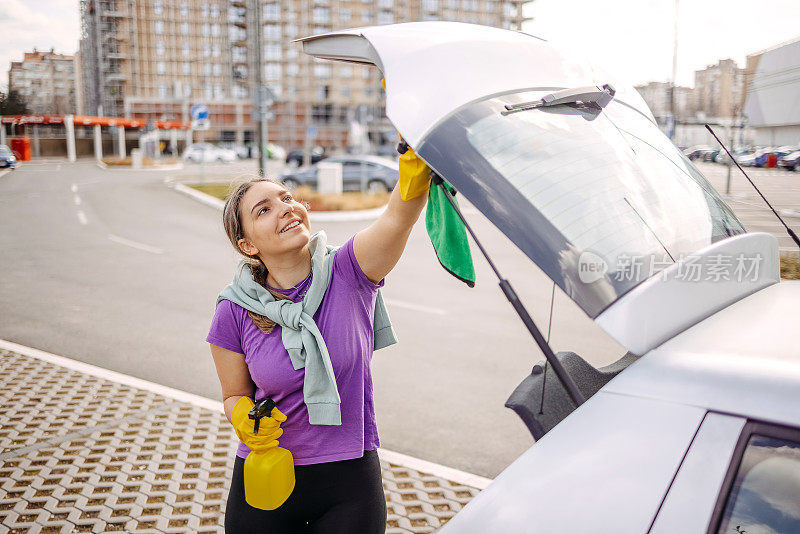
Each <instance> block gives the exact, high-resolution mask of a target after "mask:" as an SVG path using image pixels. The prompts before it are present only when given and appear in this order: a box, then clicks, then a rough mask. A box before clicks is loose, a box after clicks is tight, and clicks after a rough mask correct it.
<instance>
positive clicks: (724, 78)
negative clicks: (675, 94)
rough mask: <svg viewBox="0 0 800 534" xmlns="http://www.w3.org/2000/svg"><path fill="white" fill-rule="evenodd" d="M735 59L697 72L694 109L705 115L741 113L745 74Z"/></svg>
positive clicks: (722, 116)
mask: <svg viewBox="0 0 800 534" xmlns="http://www.w3.org/2000/svg"><path fill="white" fill-rule="evenodd" d="M744 74H745V73H744V69H741V68H739V67H738V66H737V65H736V62H735V61H734V60H732V59H723V60H721V61H720V62H719V63H717V64H716V65H709V66H708V67H706V68H705V69H703V70H698V71H695V73H694V100H695V111H696V112H697V113H700V114H702V116H705V117H713V118H726V119H730V118H733V117H737V116H739V115H740V114H741V112H742V105H743V98H744V91H745V83H744V81H745V75H744Z"/></svg>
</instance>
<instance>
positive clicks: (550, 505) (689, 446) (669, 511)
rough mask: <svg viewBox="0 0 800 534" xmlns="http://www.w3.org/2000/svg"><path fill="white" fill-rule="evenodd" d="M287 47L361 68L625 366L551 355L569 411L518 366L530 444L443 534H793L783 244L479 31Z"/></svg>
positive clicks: (392, 116) (676, 158) (609, 115)
mask: <svg viewBox="0 0 800 534" xmlns="http://www.w3.org/2000/svg"><path fill="white" fill-rule="evenodd" d="M301 42H302V44H303V48H304V51H305V52H306V53H309V54H311V55H313V56H316V57H320V58H325V59H338V60H343V61H349V62H356V63H367V64H373V65H375V66H377V67H378V68H379V69H380V70H381V71H382V73H383V74H384V76H385V79H386V80H387V84H386V110H387V117H388V119H389V120H390V121H391V122H392V124H393V126H394V127H395V128H396V129H397V131H398V132H399V133H400V134H401V135H402V136H403V138H404V139H405V140H406V141H407V142H408V143H409V145H410V146H411V147H412V148H413V149H414V150H415V151H416V153H417V154H418V155H419V156H420V158H422V159H423V160H424V161H425V162H426V163H427V164H428V165H429V166H430V167H431V168H433V169H435V170H436V172H437V173H438V174H440V175H441V176H442V177H443V178H444V179H445V180H447V181H448V182H449V183H451V184H452V185H453V187H455V188H456V189H457V190H458V193H459V195H460V196H462V197H463V198H464V199H466V200H467V201H469V202H470V204H471V205H472V206H474V207H475V208H476V209H477V210H479V211H480V212H481V213H482V214H483V215H484V216H485V217H486V219H487V220H488V221H489V222H491V223H492V224H494V225H495V226H496V227H497V228H498V229H499V230H500V231H501V232H502V233H504V234H505V236H506V237H507V238H508V239H509V240H510V242H511V243H513V245H515V246H516V247H518V248H519V249H520V251H521V252H522V253H523V254H525V255H526V256H527V257H528V258H529V259H530V260H531V261H532V262H533V263H535V264H536V265H537V266H538V268H539V270H540V271H541V272H542V273H544V274H545V275H546V276H548V277H549V278H550V279H551V280H552V282H553V283H554V284H555V286H558V287H559V288H560V290H561V291H562V292H563V293H564V294H565V295H566V296H567V297H568V298H570V299H571V300H572V301H573V303H574V304H575V305H576V306H577V307H578V308H580V309H581V310H583V312H584V313H585V314H586V315H587V316H588V317H589V318H590V319H592V320H593V321H594V322H595V324H596V325H597V326H599V327H600V328H602V329H604V330H605V331H606V332H607V333H608V334H609V335H610V336H611V337H613V338H614V339H615V340H616V341H617V342H618V343H619V344H620V345H621V346H622V347H623V350H625V351H626V354H625V355H621V358H620V359H619V360H618V361H617V362H615V363H614V364H612V365H610V366H607V367H603V368H599V369H597V368H595V367H593V366H592V365H590V364H589V363H588V362H587V361H586V360H584V359H583V358H581V357H580V356H579V355H577V354H575V353H573V352H566V351H565V352H561V353H559V354H558V355H556V356H555V359H557V360H558V361H560V362H561V364H562V366H563V367H564V368H565V370H566V371H567V372H568V374H569V376H571V377H572V381H574V383H575V384H576V389H577V392H576V393H575V399H574V400H573V398H572V396H571V395H568V394H567V393H566V389H565V387H564V386H563V384H562V382H561V381H560V380H559V379H558V378H557V377H556V375H555V374H554V369H553V366H552V365H544V364H543V363H541V362H540V363H538V364H536V365H535V366H533V370H532V372H530V374H528V375H527V376H526V377H525V378H524V380H523V381H522V382H521V383H520V385H519V386H518V387H517V389H516V390H515V391H514V393H513V394H512V395H511V397H509V399H508V401H506V406H508V407H510V408H512V409H513V410H514V411H515V412H516V413H517V414H518V415H519V416H520V418H521V419H522V421H523V423H524V424H525V425H526V427H527V428H528V430H529V431H530V432H531V435H532V437H534V438H535V439H536V442H535V443H534V444H533V445H532V446H531V447H530V449H528V450H527V451H526V452H525V453H523V454H522V455H521V456H520V457H519V458H518V459H517V460H516V461H515V462H513V463H512V464H511V465H510V466H508V467H507V468H506V469H505V470H504V471H503V472H502V473H500V475H498V476H497V477H496V478H495V479H494V480H493V481H492V482H491V483H490V484H489V485H488V487H486V488H485V489H484V490H483V491H481V493H480V494H479V495H477V496H476V497H475V498H473V499H472V500H471V501H470V502H469V503H468V504H467V505H466V506H465V507H464V508H463V509H462V510H461V511H460V512H459V513H458V514H457V515H456V516H455V517H453V518H452V519H450V520H449V521H448V522H447V523H446V524H445V525H444V526H443V527H442V528H441V530H439V531H438V532H440V533H441V534H485V533H494V532H498V533H503V534H522V533H570V534H573V533H584V532H585V533H589V532H591V533H595V532H597V533H625V534H665V533H669V534H676V533H690V532H692V533H694V532H712V533H725V534H728V533H731V534H733V533H739V534H742V533H747V534H754V533H757V532H759V533H760V532H775V533H778V532H780V533H796V532H800V505H798V499H797V495H798V488H800V410H798V409H797V406H798V405H800V335H798V330H797V327H796V316H797V309H798V304H800V282H797V281H781V280H780V267H779V255H778V240H777V239H776V238H775V237H774V236H773V235H771V234H769V233H762V232H755V233H747V232H746V230H745V228H744V226H743V225H742V224H741V222H740V221H739V220H738V219H737V217H736V215H735V214H734V212H733V210H732V209H731V208H730V207H729V206H728V205H727V204H726V203H725V201H724V200H723V199H722V198H721V197H720V195H719V194H718V193H717V192H716V191H715V190H714V188H713V187H712V186H711V184H710V183H709V182H708V181H707V180H706V178H705V177H704V176H703V175H702V173H701V172H700V171H699V170H698V169H697V168H696V167H695V166H694V164H693V163H691V162H690V161H689V159H688V158H687V157H686V156H684V155H683V154H682V153H681V152H680V151H679V150H678V149H677V148H676V147H675V146H674V145H673V144H672V143H671V142H670V141H669V139H667V138H666V136H664V134H663V133H662V132H661V131H660V130H659V128H658V126H657V123H656V121H655V119H654V117H653V114H652V113H651V111H650V110H649V109H648V108H647V105H646V104H645V103H644V101H643V100H642V98H641V97H640V96H639V94H638V93H637V92H636V91H635V90H634V89H633V88H632V87H630V86H628V85H627V84H624V83H622V82H620V80H619V79H617V78H614V77H613V76H611V75H610V74H608V73H607V72H605V71H603V70H601V69H599V68H593V67H592V66H591V65H590V64H588V63H587V62H586V61H584V60H583V58H578V59H573V58H572V57H571V56H569V55H567V54H566V53H565V52H564V51H562V50H561V49H559V48H557V47H556V46H555V45H552V44H550V43H548V42H547V41H544V40H541V39H538V38H536V37H534V36H531V35H527V34H524V33H519V32H513V31H507V30H502V29H498V28H489V27H482V26H478V25H474V24H461V23H452V22H418V23H405V24H396V25H383V26H372V27H364V28H356V29H351V30H342V31H338V32H333V33H328V34H322V35H316V36H313V37H308V38H305V39H301ZM408 65H414V68H413V69H409V68H408V67H407V66H408ZM520 65H525V66H526V68H519V66H520ZM476 70H479V71H480V76H475V74H474V73H475V72H476ZM420 80H422V82H421V81H420ZM531 88H540V89H531ZM543 88H547V89H543ZM553 88H557V89H553ZM409 103H413V104H414V105H409ZM576 151H580V157H574V154H575V153H576ZM637 259H638V261H637ZM737 262H738V263H737ZM754 266H757V267H754ZM497 268H498V269H500V270H502V265H499V264H498V266H497ZM499 276H500V275H499V274H498V277H499ZM509 283H513V280H511V281H510V282H509V281H507V280H503V283H502V284H501V287H502V288H503V293H504V294H505V295H506V296H507V298H508V299H509V301H511V302H512V303H513V304H514V307H515V309H517V310H518V311H519V309H520V303H519V301H518V300H515V299H516V297H517V295H516V294H514V293H513V290H512V289H511V287H510V285H509ZM520 314H521V315H523V314H522V313H521V312H520ZM526 324H527V325H528V328H529V329H530V330H531V331H532V333H533V328H532V327H531V326H530V322H528V323H526ZM483 335H493V334H492V333H491V332H488V333H487V332H484V333H483ZM539 337H540V338H541V339H539V338H537V340H538V341H537V344H538V346H539V347H541V348H543V349H544V347H546V346H547V343H546V342H545V340H544V336H541V335H540V336H539ZM560 343H561V344H564V341H563V340H562V341H561V342H560ZM429 350H430V351H431V353H432V354H435V351H436V346H435V344H432V345H431V346H430V347H429ZM537 354H538V352H537ZM503 356H504V355H503V354H487V355H486V357H487V358H495V359H497V358H502V357H503ZM531 363H533V362H531ZM526 374H527V370H526ZM581 397H582V399H581ZM583 399H585V401H583V402H582V400H583ZM455 415H458V416H463V414H454V416H455ZM476 428H478V427H476ZM495 437H496V439H497V440H502V439H503V436H500V435H498V436H495ZM476 454H481V455H491V454H492V451H491V450H480V451H476Z"/></svg>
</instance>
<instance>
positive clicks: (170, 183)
mask: <svg viewBox="0 0 800 534" xmlns="http://www.w3.org/2000/svg"><path fill="white" fill-rule="evenodd" d="M164 183H165V184H166V185H167V187H171V188H172V189H174V190H175V191H178V192H179V193H183V194H184V195H187V196H190V197H192V198H193V199H195V200H197V201H198V202H202V203H203V204H205V205H206V206H211V207H212V208H216V209H218V210H220V211H222V209H223V208H224V207H225V202H223V201H222V200H220V199H218V198H217V197H213V196H211V195H207V194H206V193H203V192H201V191H198V190H197V189H194V188H192V187H188V186H185V185H183V184H181V183H179V182H176V181H175V180H174V179H173V178H166V179H165V180H164ZM384 211H386V206H383V207H380V208H374V209H371V210H359V211H309V212H308V218H309V220H310V221H311V222H348V221H371V220H374V219H377V218H378V217H380V216H381V214H382V213H383V212H384Z"/></svg>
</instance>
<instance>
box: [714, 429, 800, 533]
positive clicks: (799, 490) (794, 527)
mask: <svg viewBox="0 0 800 534" xmlns="http://www.w3.org/2000/svg"><path fill="white" fill-rule="evenodd" d="M716 532H717V533H719V534H760V533H765V534H766V533H779V532H781V533H782V532H786V533H789V532H800V443H798V442H797V441H793V440H788V439H782V438H777V437H770V436H763V435H758V434H753V435H752V436H750V439H749V441H748V443H747V447H746V449H745V451H744V454H743V455H742V460H741V463H740V465H739V469H738V471H737V472H736V478H735V479H734V481H733V486H732V487H731V491H730V494H729V496H728V500H727V502H726V504H725V509H724V512H723V515H722V520H721V522H720V525H719V529H718V530H717V531H716Z"/></svg>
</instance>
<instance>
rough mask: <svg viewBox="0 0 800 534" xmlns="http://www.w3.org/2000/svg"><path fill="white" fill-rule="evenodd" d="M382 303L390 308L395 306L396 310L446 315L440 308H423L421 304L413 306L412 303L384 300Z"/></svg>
mask: <svg viewBox="0 0 800 534" xmlns="http://www.w3.org/2000/svg"><path fill="white" fill-rule="evenodd" d="M384 301H385V302H386V303H387V304H389V305H391V306H397V307H398V308H406V309H409V310H414V311H421V312H425V313H433V314H435V315H447V312H446V311H445V310H442V309H440V308H431V307H428V306H423V305H421V304H414V303H412V302H404V301H402V300H395V299H384Z"/></svg>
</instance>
